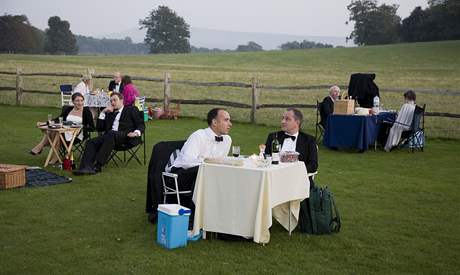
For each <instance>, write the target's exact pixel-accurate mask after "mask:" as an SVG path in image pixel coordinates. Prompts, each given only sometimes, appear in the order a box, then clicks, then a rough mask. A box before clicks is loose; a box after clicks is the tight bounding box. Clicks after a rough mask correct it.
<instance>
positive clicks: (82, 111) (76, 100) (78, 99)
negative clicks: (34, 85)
mask: <svg viewBox="0 0 460 275" xmlns="http://www.w3.org/2000/svg"><path fill="white" fill-rule="evenodd" d="M84 101H85V98H84V97H83V95H82V94H81V93H74V94H72V102H73V105H74V106H69V107H67V108H66V109H64V110H63V111H62V113H61V114H60V115H59V117H62V118H63V120H64V121H72V122H75V123H80V124H82V125H83V131H82V132H80V134H79V135H78V136H77V138H76V139H75V141H74V142H75V143H77V142H81V141H82V140H84V139H85V138H87V137H88V135H89V133H88V132H91V131H94V129H95V127H94V121H93V116H92V115H91V111H90V110H89V108H88V107H83V103H84ZM59 117H58V118H57V119H54V120H55V122H57V121H59ZM40 124H42V122H37V126H38V125H40ZM64 138H65V140H66V141H70V140H71V139H72V134H70V133H65V137H64ZM49 145H50V144H49V141H48V139H47V138H46V135H44V136H43V138H42V140H41V141H40V142H39V143H38V144H37V145H36V146H35V147H34V148H32V149H31V150H30V153H31V154H32V155H38V154H40V153H41V152H42V150H43V148H44V147H45V146H49ZM56 161H57V159H56V156H54V158H53V159H51V161H50V163H55V162H56Z"/></svg>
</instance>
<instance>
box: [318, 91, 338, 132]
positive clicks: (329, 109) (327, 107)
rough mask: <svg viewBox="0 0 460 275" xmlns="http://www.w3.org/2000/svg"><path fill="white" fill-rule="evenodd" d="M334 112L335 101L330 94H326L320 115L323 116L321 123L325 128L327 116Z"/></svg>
mask: <svg viewBox="0 0 460 275" xmlns="http://www.w3.org/2000/svg"><path fill="white" fill-rule="evenodd" d="M332 113H334V101H332V98H331V97H330V96H326V97H325V98H324V99H323V102H321V107H320V109H319V115H320V116H321V121H320V122H319V123H320V124H321V125H323V127H324V128H326V121H327V117H328V116H329V115H330V114H332Z"/></svg>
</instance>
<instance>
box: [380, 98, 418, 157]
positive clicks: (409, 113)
mask: <svg viewBox="0 0 460 275" xmlns="http://www.w3.org/2000/svg"><path fill="white" fill-rule="evenodd" d="M415 99H416V95H415V92H413V91H411V90H409V91H407V92H405V93H404V100H405V101H406V103H404V104H403V105H402V107H401V110H399V112H398V116H397V117H396V121H395V122H394V124H393V126H392V127H391V129H390V133H389V134H388V138H387V142H386V144H385V148H384V149H385V151H387V152H389V151H390V150H391V149H392V148H393V147H394V146H397V145H398V144H399V140H400V139H401V134H402V132H403V131H407V130H409V129H410V126H411V124H412V119H413V118H414V111H415V106H416V104H415Z"/></svg>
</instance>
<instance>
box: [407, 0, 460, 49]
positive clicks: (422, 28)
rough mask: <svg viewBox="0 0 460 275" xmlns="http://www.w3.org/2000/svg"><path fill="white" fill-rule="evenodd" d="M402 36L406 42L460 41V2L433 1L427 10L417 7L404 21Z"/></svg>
mask: <svg viewBox="0 0 460 275" xmlns="http://www.w3.org/2000/svg"><path fill="white" fill-rule="evenodd" d="M401 36H402V40H403V41H406V42H416V41H437V40H453V39H460V2H459V1H458V0H443V1H431V2H430V6H429V7H428V8H426V9H425V10H423V9H422V8H421V7H416V8H415V9H414V10H413V11H412V13H411V14H410V16H409V17H407V18H405V19H404V20H403V21H402V26H401Z"/></svg>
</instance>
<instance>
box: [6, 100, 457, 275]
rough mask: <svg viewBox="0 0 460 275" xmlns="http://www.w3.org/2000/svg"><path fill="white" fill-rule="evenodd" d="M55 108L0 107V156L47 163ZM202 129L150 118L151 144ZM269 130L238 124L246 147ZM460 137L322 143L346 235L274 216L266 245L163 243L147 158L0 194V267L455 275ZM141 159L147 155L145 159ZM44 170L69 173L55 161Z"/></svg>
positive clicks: (253, 148) (323, 170)
mask: <svg viewBox="0 0 460 275" xmlns="http://www.w3.org/2000/svg"><path fill="white" fill-rule="evenodd" d="M58 112H59V110H58V109H55V108H37V107H34V108H33V107H12V106H7V105H0V116H1V117H4V118H5V117H6V118H8V119H3V120H1V121H0V128H1V129H2V135H0V163H17V164H27V165H30V166H36V165H38V166H40V165H43V163H44V160H45V155H46V152H44V153H42V154H41V155H39V156H31V155H29V154H28V153H27V150H28V149H29V148H31V147H32V146H33V145H34V144H35V143H36V142H38V140H39V139H40V137H41V134H40V132H39V131H38V130H37V129H35V128H34V124H35V121H36V120H37V119H40V118H45V117H46V115H47V114H48V113H53V114H58ZM201 127H205V122H204V121H202V120H198V119H187V118H186V119H179V120H177V121H150V122H148V123H147V133H148V135H147V150H148V151H149V152H150V151H151V148H152V146H153V144H155V143H156V142H158V141H161V140H176V139H184V138H186V137H187V136H188V135H189V134H190V133H191V132H192V131H194V130H195V129H198V128H201ZM274 129H275V128H274V127H266V126H260V125H259V126H253V125H250V124H244V123H234V126H233V129H232V131H231V136H232V139H233V142H234V144H238V145H241V149H242V154H250V153H254V152H257V151H258V147H257V145H258V144H259V143H261V142H264V141H265V138H266V135H267V133H268V132H270V131H273V130H274ZM459 154H460V143H459V142H458V141H454V140H447V141H446V140H437V139H428V140H427V144H426V150H425V152H423V153H421V152H418V153H409V152H407V151H396V152H391V153H384V152H380V151H378V152H374V151H369V152H365V153H363V154H358V153H355V152H343V151H330V150H328V149H326V148H324V147H322V146H321V147H320V149H319V174H318V175H317V177H316V182H317V184H320V185H328V186H329V187H330V188H331V189H332V191H333V192H334V193H335V197H336V201H337V204H338V206H339V209H340V211H341V215H342V220H343V225H342V231H341V232H340V233H339V234H336V235H328V236H309V235H304V234H301V233H299V232H295V233H293V235H292V236H291V237H289V236H288V233H287V232H286V231H285V230H284V229H282V228H281V226H280V225H278V224H277V223H276V222H274V225H273V227H272V228H271V230H270V231H271V241H270V243H269V244H268V245H266V246H262V245H258V244H255V243H251V242H247V243H241V242H225V241H219V240H201V241H199V242H195V243H190V244H189V245H188V246H187V247H186V248H183V249H176V250H173V251H168V250H165V249H163V248H160V247H159V246H157V245H156V244H155V232H156V226H154V225H152V224H149V223H148V222H147V219H146V214H145V213H144V206H145V190H146V181H147V166H140V165H137V164H135V163H131V164H130V165H129V166H128V167H125V168H116V167H114V166H113V164H110V165H108V166H107V167H106V168H105V169H104V171H103V172H102V173H101V174H98V175H95V176H86V177H74V181H73V182H72V183H70V184H62V185H56V186H50V187H43V188H26V189H24V188H22V189H14V190H6V191H0V274H44V273H45V274H152V273H168V274H171V273H188V274H190V273H224V274H231V273H265V274H266V273H269V274H278V273H285V274H298V273H312V274H316V273H332V274H344V273H345V274H369V273H379V274H401V273H404V274H407V273H413V274H455V273H458V270H459V268H460V264H459V262H458V258H459V251H460V214H459V213H460V211H459V210H460V209H459V204H458V202H459V200H460V187H459V185H458V182H459V181H460V173H459V172H460V169H459V166H458V163H457V162H456V160H457V158H458V156H459ZM148 159H149V156H148ZM48 170H50V171H52V172H55V173H58V174H66V175H68V174H67V172H65V171H61V170H58V169H57V168H49V169H48Z"/></svg>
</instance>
